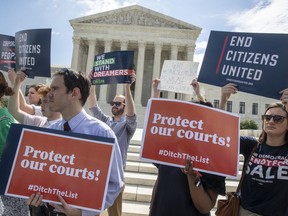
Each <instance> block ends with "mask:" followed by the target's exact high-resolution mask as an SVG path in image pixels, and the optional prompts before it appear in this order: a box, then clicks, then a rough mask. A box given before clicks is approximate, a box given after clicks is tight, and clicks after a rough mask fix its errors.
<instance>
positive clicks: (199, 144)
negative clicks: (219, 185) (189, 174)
mask: <svg viewBox="0 0 288 216" xmlns="http://www.w3.org/2000/svg"><path fill="white" fill-rule="evenodd" d="M143 134H144V135H143V137H142V146H141V153H140V154H141V158H142V159H145V160H149V161H151V162H155V163H160V164H166V165H171V166H176V167H184V165H185V163H186V160H187V159H190V158H191V159H192V161H193V166H194V167H195V169H196V170H201V171H204V172H207V173H212V174H218V175H222V176H230V177H232V178H235V177H237V174H238V172H237V171H238V164H239V117H238V116H236V115H234V114H231V113H227V112H224V111H222V110H217V109H214V108H211V107H206V106H202V105H199V104H195V103H191V102H183V101H177V100H168V99H150V100H149V102H148V106H147V113H146V119H145V125H144V129H143Z"/></svg>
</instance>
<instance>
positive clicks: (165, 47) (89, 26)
mask: <svg viewBox="0 0 288 216" xmlns="http://www.w3.org/2000/svg"><path fill="white" fill-rule="evenodd" d="M70 24H71V26H72V28H73V29H74V33H73V55H72V63H71V68H72V69H75V70H80V71H85V72H86V73H89V72H90V71H91V69H92V67H93V61H94V57H95V55H97V54H102V53H106V52H111V51H119V50H130V51H134V64H135V67H136V82H135V84H133V85H132V86H131V89H132V94H133V96H134V101H135V104H136V107H137V114H138V119H139V122H140V124H139V126H140V127H142V124H143V118H144V115H145V107H146V105H147V101H148V99H149V98H150V97H151V80H152V79H153V78H160V71H161V68H162V65H163V63H164V61H165V60H188V61H193V56H194V51H195V43H196V40H197V38H198V36H199V34H200V32H201V28H200V27H197V26H195V25H192V24H189V23H186V22H183V21H181V20H178V19H175V18H172V17H169V16H166V15H164V14H161V13H158V12H156V11H153V10H150V9H147V8H144V7H142V6H139V5H133V6H128V7H123V8H120V9H116V10H111V11H108V12H103V13H98V14H94V15H90V16H85V17H80V18H76V19H73V20H70ZM191 81H192V80H191ZM201 87H202V88H203V89H204V92H205V97H206V98H207V99H208V100H209V101H211V102H212V103H213V105H214V107H216V108H218V107H219V102H220V95H221V88H220V87H215V86H211V85H206V84H201ZM96 89H97V98H98V101H99V103H100V104H101V105H102V106H101V108H103V107H104V110H105V111H106V112H108V113H109V111H110V108H106V109H105V104H108V103H109V102H110V101H112V100H113V98H114V96H115V95H116V94H123V93H124V90H123V84H118V85H115V84H114V85H112V84H111V85H101V86H97V88H96ZM191 93H192V88H191ZM161 97H163V98H170V99H174V98H175V99H180V100H186V101H188V100H191V95H185V94H179V93H178V94H177V93H173V92H165V91H164V92H162V95H161ZM192 97H193V95H192ZM279 97H280V96H279ZM272 101H273V102H274V101H275V100H273V99H269V98H265V97H258V96H256V95H251V94H247V93H242V92H239V93H237V94H236V95H233V96H231V98H230V100H229V101H228V104H227V108H226V109H227V111H230V112H233V113H237V114H239V116H240V117H241V120H244V119H252V120H254V121H256V122H257V123H258V126H259V127H261V115H262V114H263V113H264V111H265V108H266V106H267V105H268V104H269V103H271V102H272ZM141 110H142V111H141Z"/></svg>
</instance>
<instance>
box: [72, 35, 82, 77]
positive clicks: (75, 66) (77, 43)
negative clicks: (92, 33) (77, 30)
mask: <svg viewBox="0 0 288 216" xmlns="http://www.w3.org/2000/svg"><path fill="white" fill-rule="evenodd" d="M80 42H81V39H80V38H76V37H73V54H72V62H71V68H72V69H74V70H77V71H78V70H79V69H80V68H79V50H80Z"/></svg>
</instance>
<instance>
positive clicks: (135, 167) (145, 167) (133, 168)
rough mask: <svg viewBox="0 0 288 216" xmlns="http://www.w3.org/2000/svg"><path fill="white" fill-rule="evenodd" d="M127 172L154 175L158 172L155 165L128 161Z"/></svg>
mask: <svg viewBox="0 0 288 216" xmlns="http://www.w3.org/2000/svg"><path fill="white" fill-rule="evenodd" d="M125 171H130V172H142V173H154V174H157V172H158V170H157V168H156V167H155V166H154V165H153V164H151V163H146V162H137V161H127V163H126V168H125Z"/></svg>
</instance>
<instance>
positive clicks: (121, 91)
mask: <svg viewBox="0 0 288 216" xmlns="http://www.w3.org/2000/svg"><path fill="white" fill-rule="evenodd" d="M128 43H129V41H128V40H121V41H120V46H121V47H120V50H121V51H125V50H128ZM116 94H122V95H124V84H122V83H121V84H117V88H116Z"/></svg>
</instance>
